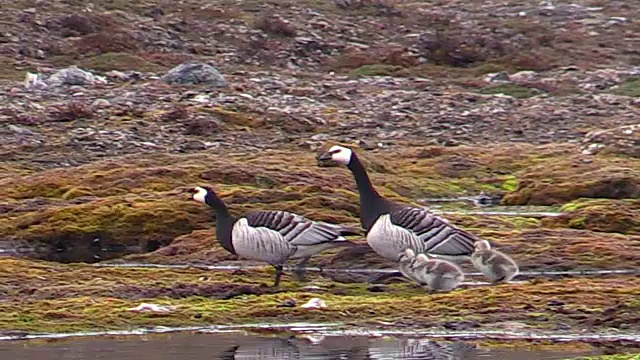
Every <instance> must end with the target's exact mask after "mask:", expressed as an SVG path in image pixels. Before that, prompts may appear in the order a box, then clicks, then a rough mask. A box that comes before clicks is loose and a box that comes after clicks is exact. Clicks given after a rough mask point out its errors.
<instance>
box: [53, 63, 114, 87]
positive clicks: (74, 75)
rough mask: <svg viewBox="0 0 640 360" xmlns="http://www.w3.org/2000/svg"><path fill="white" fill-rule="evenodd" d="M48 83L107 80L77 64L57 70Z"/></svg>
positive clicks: (87, 82) (100, 81) (89, 83)
mask: <svg viewBox="0 0 640 360" xmlns="http://www.w3.org/2000/svg"><path fill="white" fill-rule="evenodd" d="M47 83H48V84H49V85H80V86H86V85H93V84H106V83H107V80H106V79H105V78H104V77H102V76H98V75H94V74H92V73H90V72H88V71H85V70H82V69H80V68H78V67H77V66H75V65H74V66H70V67H68V68H66V69H62V70H59V71H58V72H56V73H55V74H53V75H51V77H50V78H49V79H48V80H47Z"/></svg>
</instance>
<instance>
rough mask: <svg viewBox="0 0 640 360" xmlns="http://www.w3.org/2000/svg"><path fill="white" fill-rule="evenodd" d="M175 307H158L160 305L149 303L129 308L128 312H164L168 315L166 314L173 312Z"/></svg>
mask: <svg viewBox="0 0 640 360" xmlns="http://www.w3.org/2000/svg"><path fill="white" fill-rule="evenodd" d="M174 308H175V307H174V306H165V305H158V304H148V303H142V304H140V305H138V306H136V307H134V308H129V309H127V310H129V311H137V312H141V311H151V312H162V313H166V312H171V311H172V310H173V309H174Z"/></svg>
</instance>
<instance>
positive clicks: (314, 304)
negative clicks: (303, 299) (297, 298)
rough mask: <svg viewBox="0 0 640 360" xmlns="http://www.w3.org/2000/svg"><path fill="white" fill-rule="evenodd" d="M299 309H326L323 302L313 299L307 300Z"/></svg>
mask: <svg viewBox="0 0 640 360" xmlns="http://www.w3.org/2000/svg"><path fill="white" fill-rule="evenodd" d="M300 307H302V308H305V309H319V308H326V307H327V304H325V302H324V301H322V300H320V299H318V298H313V299H311V300H309V301H308V302H307V303H306V304H303V305H300Z"/></svg>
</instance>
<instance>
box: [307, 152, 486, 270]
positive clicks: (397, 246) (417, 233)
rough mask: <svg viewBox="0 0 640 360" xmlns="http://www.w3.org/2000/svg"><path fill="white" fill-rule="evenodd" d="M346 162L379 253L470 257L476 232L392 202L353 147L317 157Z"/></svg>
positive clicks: (392, 256) (369, 240) (369, 238)
mask: <svg viewBox="0 0 640 360" xmlns="http://www.w3.org/2000/svg"><path fill="white" fill-rule="evenodd" d="M318 160H319V162H318V165H319V166H324V165H323V164H326V163H325V162H326V161H328V160H330V161H333V162H336V163H339V164H342V165H346V166H347V167H348V168H349V170H351V172H352V173H353V176H354V178H355V181H356V185H357V187H358V192H359V193H360V223H361V224H362V227H363V228H364V229H365V231H366V239H367V243H368V244H369V246H370V247H371V248H372V249H373V250H374V251H375V252H376V253H378V255H380V256H382V257H384V258H386V259H388V260H391V261H394V262H397V261H398V259H399V257H400V254H401V253H402V252H403V251H404V250H405V249H412V250H413V251H415V252H416V253H428V254H429V255H430V256H432V257H437V258H441V259H446V260H450V261H454V262H457V263H460V262H463V261H466V260H469V258H470V256H471V254H472V253H473V250H474V243H475V242H477V241H479V240H480V239H479V238H478V237H476V236H475V235H473V234H471V233H469V232H467V231H465V230H462V229H460V228H458V227H456V226H454V225H451V224H449V223H448V221H447V220H445V219H443V218H441V217H439V216H437V215H435V214H433V213H432V212H430V211H429V209H427V208H422V207H416V206H411V205H407V204H401V203H397V202H393V201H390V200H388V199H386V198H384V197H383V196H381V195H380V194H378V192H377V191H376V190H375V188H374V187H373V185H372V183H371V180H370V179H369V176H368V175H367V172H366V170H365V168H364V166H363V165H362V163H361V162H360V160H359V159H358V157H357V156H356V154H355V152H353V151H352V150H351V149H349V148H346V147H343V146H339V145H335V146H333V147H331V148H330V149H329V151H327V152H325V153H323V154H322V155H320V156H319V157H318Z"/></svg>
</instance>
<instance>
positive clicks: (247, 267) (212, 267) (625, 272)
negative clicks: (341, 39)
mask: <svg viewBox="0 0 640 360" xmlns="http://www.w3.org/2000/svg"><path fill="white" fill-rule="evenodd" d="M93 266H94V267H114V268H157V269H190V268H191V269H199V270H207V271H216V270H221V271H224V270H251V269H261V268H264V267H265V265H202V264H174V265H165V264H147V263H124V264H108V263H98V264H93ZM304 269H306V271H308V272H320V273H360V274H389V273H399V272H398V271H397V270H395V269H332V268H319V267H305V268H304ZM284 270H285V271H292V270H294V267H291V266H285V267H284ZM635 274H638V275H640V269H619V270H600V269H592V270H567V271H521V272H520V274H519V275H518V277H525V278H530V277H544V276H553V277H556V276H600V275H635ZM483 276H484V275H483V274H482V273H480V272H472V273H465V277H483ZM516 279H517V277H516ZM514 282H517V281H514ZM483 284H484V283H483Z"/></svg>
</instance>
